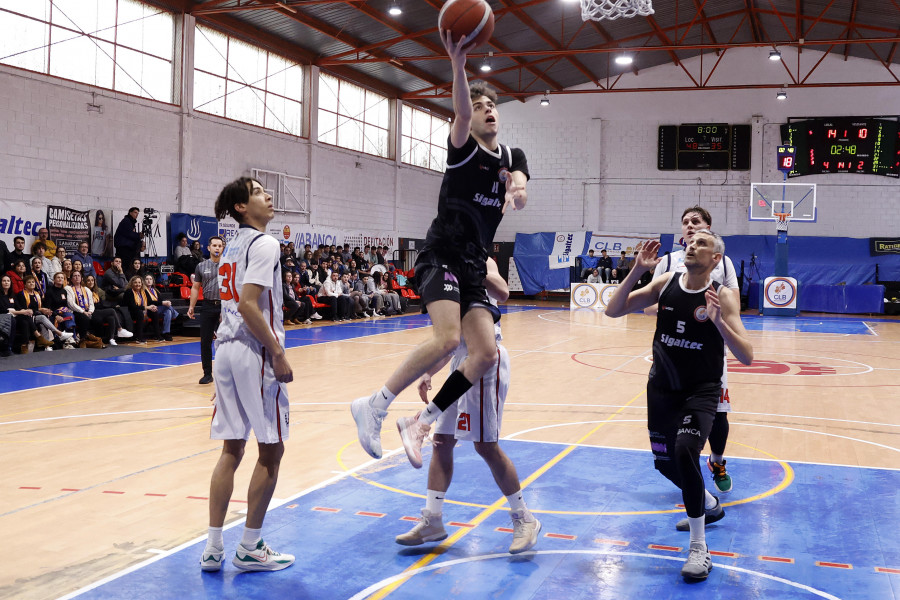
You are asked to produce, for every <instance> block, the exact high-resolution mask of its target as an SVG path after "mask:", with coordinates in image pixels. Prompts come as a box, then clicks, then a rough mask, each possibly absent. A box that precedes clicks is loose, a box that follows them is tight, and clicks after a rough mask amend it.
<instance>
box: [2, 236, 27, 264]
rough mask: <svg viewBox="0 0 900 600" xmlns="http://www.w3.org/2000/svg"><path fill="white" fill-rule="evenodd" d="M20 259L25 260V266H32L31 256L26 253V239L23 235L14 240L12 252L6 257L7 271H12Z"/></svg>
mask: <svg viewBox="0 0 900 600" xmlns="http://www.w3.org/2000/svg"><path fill="white" fill-rule="evenodd" d="M19 259H22V260H24V261H25V265H29V264H31V255H30V254H28V253H27V252H25V238H23V237H22V236H21V235H17V236H16V237H15V238H13V249H12V252H10V253H9V256H7V257H6V270H7V271H12V270H13V265H15V263H16V261H17V260H19Z"/></svg>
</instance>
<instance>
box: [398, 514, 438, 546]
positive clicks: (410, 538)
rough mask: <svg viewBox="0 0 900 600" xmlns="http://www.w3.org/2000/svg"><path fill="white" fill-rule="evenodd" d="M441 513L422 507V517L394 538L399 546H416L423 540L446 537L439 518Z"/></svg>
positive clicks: (431, 540) (435, 539) (436, 540)
mask: <svg viewBox="0 0 900 600" xmlns="http://www.w3.org/2000/svg"><path fill="white" fill-rule="evenodd" d="M441 517H442V515H441V513H437V514H435V513H431V512H428V510H427V509H424V508H423V509H422V518H421V519H419V522H418V523H416V526H415V527H413V528H412V529H411V530H410V531H409V532H407V533H404V534H402V535H398V536H397V537H396V538H394V541H396V542H397V543H398V544H400V545H401V546H418V545H420V544H424V543H425V542H439V541H441V540H445V539H447V530H446V529H444V522H443V521H442V520H441Z"/></svg>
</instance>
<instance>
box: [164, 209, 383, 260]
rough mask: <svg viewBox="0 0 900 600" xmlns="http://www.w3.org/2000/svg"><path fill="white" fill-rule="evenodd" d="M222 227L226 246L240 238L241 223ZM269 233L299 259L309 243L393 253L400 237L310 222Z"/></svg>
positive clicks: (273, 226) (272, 227)
mask: <svg viewBox="0 0 900 600" xmlns="http://www.w3.org/2000/svg"><path fill="white" fill-rule="evenodd" d="M218 227H219V235H220V236H222V238H224V240H225V243H226V244H228V242H229V241H230V240H231V239H232V238H234V236H235V235H237V232H238V224H237V222H236V221H234V220H233V219H230V218H228V219H224V220H222V221H219V222H218ZM172 231H173V232H174V231H175V229H174V228H173V229H172ZM266 233H268V234H269V235H271V236H273V237H274V238H275V239H276V240H278V241H279V243H281V244H287V243H288V242H293V243H294V250H295V252H296V253H297V255H298V256H299V255H300V253H302V251H303V247H304V246H305V245H306V244H309V245H310V246H311V247H312V249H313V250H315V249H316V248H318V247H319V245H320V244H321V245H325V246H331V245H335V246H343V245H344V244H350V248H351V250H352V249H353V248H354V247H356V246H359V247H360V249H362V248H364V247H365V246H387V247H388V250H389V252H391V253H392V252H393V251H394V250H395V249H396V248H397V236H396V234H394V233H372V232H360V231H349V230H344V229H337V228H335V227H324V226H321V225H309V224H308V223H288V222H285V221H272V222H271V223H269V225H268V226H267V227H266ZM389 256H390V254H389Z"/></svg>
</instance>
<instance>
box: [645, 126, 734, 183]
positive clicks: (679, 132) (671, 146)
mask: <svg viewBox="0 0 900 600" xmlns="http://www.w3.org/2000/svg"><path fill="white" fill-rule="evenodd" d="M658 149H659V156H658V163H657V167H658V168H659V170H661V171H671V170H679V171H697V170H709V171H725V170H728V169H731V170H735V171H745V170H748V169H749V168H750V126H749V125H729V124H727V123H685V124H682V125H662V126H660V128H659V144H658Z"/></svg>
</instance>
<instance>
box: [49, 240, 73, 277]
mask: <svg viewBox="0 0 900 600" xmlns="http://www.w3.org/2000/svg"><path fill="white" fill-rule="evenodd" d="M67 255H68V252H67V251H66V247H65V246H57V248H56V256H55V257H53V258H52V259H50V261H51V269H52V271H53V272H52V273H51V272H50V271H47V267H46V266H45V267H44V271H45V272H46V273H47V277H48V278H49V279H50V281H53V276H54V275H56V274H57V273H59V272H60V271H62V270H63V264H64V263H65V262H66V260H68V261H69V262H72V257H71V256H67ZM72 264H74V262H73V263H72Z"/></svg>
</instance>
